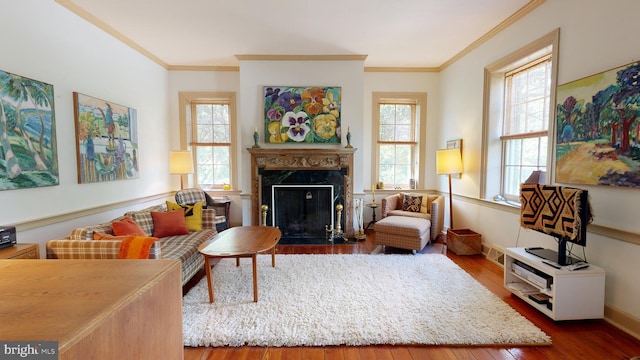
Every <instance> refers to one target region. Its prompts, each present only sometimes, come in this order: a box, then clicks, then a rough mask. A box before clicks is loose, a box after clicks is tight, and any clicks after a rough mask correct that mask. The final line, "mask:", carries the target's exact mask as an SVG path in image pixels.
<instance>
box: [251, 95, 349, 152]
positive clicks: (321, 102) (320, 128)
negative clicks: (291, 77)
mask: <svg viewBox="0 0 640 360" xmlns="http://www.w3.org/2000/svg"><path fill="white" fill-rule="evenodd" d="M341 98H342V88H341V87H340V86H334V87H319V86H310V87H294V86H265V87H264V138H265V142H267V143H320V144H339V143H340V142H341V128H340V108H341Z"/></svg>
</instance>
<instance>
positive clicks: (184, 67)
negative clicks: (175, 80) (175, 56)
mask: <svg viewBox="0 0 640 360" xmlns="http://www.w3.org/2000/svg"><path fill="white" fill-rule="evenodd" d="M167 70H174V71H236V72H237V71H240V67H239V66H207V65H202V66H198V65H169V66H168V67H167Z"/></svg>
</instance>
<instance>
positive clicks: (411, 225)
mask: <svg viewBox="0 0 640 360" xmlns="http://www.w3.org/2000/svg"><path fill="white" fill-rule="evenodd" d="M373 229H374V231H375V232H376V243H377V244H378V245H385V246H391V247H395V248H400V249H407V250H414V251H420V250H422V249H423V248H424V247H425V246H427V244H428V243H429V241H430V237H429V235H430V234H429V232H430V229H431V221H430V220H428V219H423V218H417V217H409V216H387V217H385V218H383V219H382V220H380V221H378V222H376V223H375V224H374V225H373Z"/></svg>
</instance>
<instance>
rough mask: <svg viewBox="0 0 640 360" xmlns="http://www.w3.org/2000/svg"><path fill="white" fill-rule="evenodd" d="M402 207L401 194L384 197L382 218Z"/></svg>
mask: <svg viewBox="0 0 640 360" xmlns="http://www.w3.org/2000/svg"><path fill="white" fill-rule="evenodd" d="M401 207H402V201H401V200H400V194H395V195H390V196H387V197H384V198H382V209H381V212H382V218H385V217H387V214H389V212H390V211H393V210H398V209H400V208H401Z"/></svg>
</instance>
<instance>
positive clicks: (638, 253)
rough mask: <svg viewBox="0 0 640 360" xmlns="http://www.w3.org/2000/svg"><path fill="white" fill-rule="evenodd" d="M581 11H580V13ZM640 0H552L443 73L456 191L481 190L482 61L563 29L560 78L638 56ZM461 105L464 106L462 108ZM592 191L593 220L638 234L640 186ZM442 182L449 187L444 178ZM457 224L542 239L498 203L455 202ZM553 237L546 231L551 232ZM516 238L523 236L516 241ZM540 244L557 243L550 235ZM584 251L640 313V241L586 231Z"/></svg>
mask: <svg viewBox="0 0 640 360" xmlns="http://www.w3.org/2000/svg"><path fill="white" fill-rule="evenodd" d="M578 9H579V11H578ZM638 11H640V3H639V2H637V1H634V0H619V1H616V2H615V4H612V3H607V2H603V1H597V0H591V1H584V0H547V2H546V3H545V4H543V5H542V6H540V7H539V8H537V9H536V10H534V11H533V12H532V13H531V14H529V15H528V16H526V17H525V18H524V19H522V20H520V21H518V22H517V23H515V24H513V25H512V26H510V27H509V28H507V29H506V30H504V31H503V32H501V33H499V34H498V35H497V36H495V37H494V38H492V39H491V40H490V41H488V42H487V43H485V44H483V45H482V46H480V47H478V48H477V49H476V50H474V51H473V52H471V53H470V54H469V55H467V56H465V57H464V58H462V59H461V60H459V61H458V62H456V63H455V64H453V65H451V66H450V67H448V68H447V69H446V70H445V71H443V72H442V73H441V79H440V84H441V87H440V99H441V102H440V107H441V119H440V125H441V133H440V134H439V135H440V137H441V138H444V139H451V138H463V139H464V155H463V162H464V166H465V172H464V175H463V177H462V179H459V180H454V184H453V192H454V193H456V194H460V195H464V196H467V197H471V198H477V197H478V196H479V194H480V187H479V186H480V179H481V169H480V153H481V146H482V132H481V129H482V110H483V109H482V106H483V103H482V101H483V98H482V95H483V75H484V67H485V66H488V65H489V64H491V63H493V62H494V61H496V60H498V59H500V58H502V57H504V56H506V55H508V54H510V53H511V52H513V51H515V50H517V49H519V48H521V47H523V46H525V45H527V44H528V43H530V42H531V41H533V40H535V39H538V38H540V37H542V36H543V35H545V34H547V33H549V32H551V31H553V30H554V29H556V28H560V49H559V52H560V53H559V62H558V84H564V83H567V82H570V81H573V80H577V79H579V78H583V77H585V76H589V75H592V74H594V73H598V72H602V71H605V70H608V69H611V68H614V67H617V66H621V65H624V64H627V63H629V62H632V61H637V60H638V57H639V56H640V53H638V45H639V44H640V40H638V37H637V34H636V33H637V31H636V22H637V21H636V18H635V14H636V13H638ZM462 104H464V105H463V106H462ZM581 187H583V188H586V189H587V190H589V193H590V195H591V202H592V206H593V210H594V213H595V221H594V222H595V223H596V224H599V225H603V226H608V227H612V228H621V229H625V230H628V231H632V232H636V233H638V232H640V222H638V221H637V220H635V219H637V214H638V213H639V212H640V201H638V200H640V190H638V189H621V188H607V187H596V186H581ZM439 188H440V189H441V190H442V191H445V192H446V191H447V190H446V189H447V185H446V183H445V182H444V181H441V183H440V186H439ZM454 211H455V212H456V214H454V216H455V218H456V227H462V226H464V227H469V228H472V229H474V230H475V231H477V232H479V233H481V234H482V236H483V241H484V242H487V243H493V244H498V245H500V246H503V247H509V246H516V244H517V245H518V246H532V245H534V244H540V241H543V240H542V238H543V237H542V236H540V235H537V234H532V233H530V232H529V231H525V230H522V231H520V230H519V226H518V221H519V220H518V217H517V215H516V214H513V213H512V212H507V211H502V210H500V209H499V208H498V209H496V208H495V207H493V206H492V207H489V206H478V205H475V204H472V203H468V202H465V201H462V200H460V201H455V202H454ZM547 238H548V237H547ZM518 239H519V241H518ZM542 246H546V247H553V246H555V245H554V243H553V242H552V241H551V240H546V238H545V241H544V242H543V243H542ZM586 250H587V257H588V260H589V261H590V262H592V263H593V264H596V265H598V266H600V267H603V268H605V270H606V271H607V278H606V299H605V302H606V303H607V304H608V305H610V306H612V307H614V308H616V309H619V310H622V311H625V312H627V313H629V314H631V315H633V316H635V317H636V318H640V307H638V305H637V304H638V303H640V287H639V286H637V280H636V277H635V276H636V274H635V273H634V272H635V268H636V267H637V266H636V264H638V263H640V247H639V246H638V245H633V244H630V243H626V242H622V241H619V240H616V239H611V238H607V237H603V236H599V235H594V234H591V233H590V234H588V240H587V247H586Z"/></svg>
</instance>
